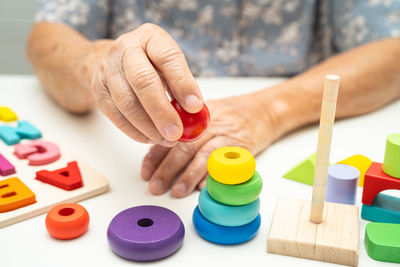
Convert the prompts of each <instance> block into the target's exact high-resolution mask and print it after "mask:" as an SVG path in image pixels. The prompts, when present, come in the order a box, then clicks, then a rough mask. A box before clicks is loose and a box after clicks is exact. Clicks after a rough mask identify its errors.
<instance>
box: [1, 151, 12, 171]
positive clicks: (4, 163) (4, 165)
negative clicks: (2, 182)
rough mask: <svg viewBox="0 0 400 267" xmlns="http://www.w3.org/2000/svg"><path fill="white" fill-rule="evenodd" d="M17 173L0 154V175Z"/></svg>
mask: <svg viewBox="0 0 400 267" xmlns="http://www.w3.org/2000/svg"><path fill="white" fill-rule="evenodd" d="M13 173H15V167H14V165H12V164H11V163H10V162H9V161H8V160H7V159H6V158H5V157H4V156H3V155H2V154H0V175H1V176H7V175H10V174H13Z"/></svg>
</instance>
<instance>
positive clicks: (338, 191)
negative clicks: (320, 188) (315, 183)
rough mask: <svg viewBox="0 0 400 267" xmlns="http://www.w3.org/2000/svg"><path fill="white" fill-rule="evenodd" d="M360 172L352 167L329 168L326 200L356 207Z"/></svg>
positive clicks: (340, 165) (336, 166)
mask: <svg viewBox="0 0 400 267" xmlns="http://www.w3.org/2000/svg"><path fill="white" fill-rule="evenodd" d="M359 177H360V171H359V170H357V169H356V168H354V167H353V166H350V165H345V164H335V165H331V166H329V169H328V180H327V183H326V196H325V200H326V201H328V202H336V203H343V204H349V205H354V203H355V200H356V192H357V182H358V178H359Z"/></svg>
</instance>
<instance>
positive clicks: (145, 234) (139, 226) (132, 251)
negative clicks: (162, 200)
mask: <svg viewBox="0 0 400 267" xmlns="http://www.w3.org/2000/svg"><path fill="white" fill-rule="evenodd" d="M184 236H185V227H184V225H183V223H182V221H181V219H180V218H179V217H178V215H176V214H175V213H174V212H173V211H171V210H169V209H166V208H163V207H158V206H137V207H133V208H129V209H126V210H124V211H121V212H120V213H118V214H117V215H116V216H115V217H114V218H113V219H112V221H111V223H110V225H109V226H108V230H107V238H108V243H109V244H110V246H111V249H112V250H113V251H114V252H115V253H116V254H117V255H119V256H121V257H123V258H125V259H128V260H133V261H154V260H159V259H162V258H165V257H167V256H169V255H171V254H173V253H174V252H176V251H177V250H178V249H179V248H180V247H181V246H182V243H183V237H184Z"/></svg>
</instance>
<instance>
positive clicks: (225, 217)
mask: <svg viewBox="0 0 400 267" xmlns="http://www.w3.org/2000/svg"><path fill="white" fill-rule="evenodd" d="M198 206H199V210H200V212H201V214H202V215H203V217H204V218H206V219H207V220H209V221H210V222H213V223H215V224H219V225H222V226H240V225H244V224H248V223H250V222H251V221H253V220H254V219H255V218H256V217H257V215H258V212H259V211H260V199H258V198H257V199H256V200H255V201H253V202H251V203H250V204H247V205H242V206H229V205H224V204H222V203H219V202H217V201H215V200H214V199H213V198H212V197H210V195H209V194H208V192H207V188H206V187H204V188H203V190H201V193H200V196H199V205H198Z"/></svg>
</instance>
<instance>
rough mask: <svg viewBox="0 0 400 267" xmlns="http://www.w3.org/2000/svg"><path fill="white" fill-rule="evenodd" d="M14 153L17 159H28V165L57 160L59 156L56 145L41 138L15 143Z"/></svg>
mask: <svg viewBox="0 0 400 267" xmlns="http://www.w3.org/2000/svg"><path fill="white" fill-rule="evenodd" d="M14 148H15V151H14V154H15V155H16V156H17V157H18V158H19V159H28V160H29V165H32V166H38V165H44V164H48V163H51V162H54V161H56V160H58V159H59V158H60V157H61V154H60V149H59V148H58V146H57V145H56V144H54V143H51V142H45V141H42V140H36V141H32V142H30V143H27V144H16V145H15V146H14Z"/></svg>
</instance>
